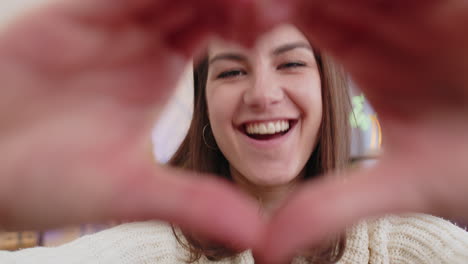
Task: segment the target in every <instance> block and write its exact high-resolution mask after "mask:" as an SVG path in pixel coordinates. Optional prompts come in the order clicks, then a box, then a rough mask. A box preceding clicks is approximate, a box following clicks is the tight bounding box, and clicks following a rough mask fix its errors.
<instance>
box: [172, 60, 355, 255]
mask: <svg viewBox="0 0 468 264" xmlns="http://www.w3.org/2000/svg"><path fill="white" fill-rule="evenodd" d="M314 55H315V59H316V61H317V65H318V68H319V71H320V78H321V82H322V104H323V116H322V123H321V127H320V130H319V134H318V141H317V146H316V147H315V149H314V151H313V153H312V155H311V157H310V158H309V160H308V161H307V163H306V165H305V168H306V177H305V180H307V179H311V178H316V177H319V176H320V175H321V174H324V173H327V172H330V171H332V170H340V169H343V168H345V167H346V166H347V164H348V162H349V152H350V129H349V123H348V115H349V111H350V100H349V95H348V86H347V83H348V82H347V77H346V75H345V74H344V72H343V70H342V68H341V67H339V66H338V65H336V64H335V63H334V62H333V61H332V60H331V59H330V58H329V57H328V56H323V55H321V54H320V53H319V52H317V51H315V52H314ZM208 67H209V65H208V56H206V57H205V58H204V59H203V60H201V61H200V62H199V63H198V64H196V65H194V72H193V73H194V88H195V103H194V112H193V119H192V122H191V125H190V128H189V131H188V134H187V136H186V137H185V139H184V140H183V142H182V144H181V146H180V147H179V149H178V150H177V151H176V153H175V154H174V156H173V157H172V159H171V160H170V161H169V164H170V165H172V166H176V167H181V168H184V169H188V170H192V171H197V172H203V173H211V174H215V175H218V177H223V178H226V179H228V180H232V179H231V177H230V172H229V162H228V161H227V160H226V158H225V157H224V155H223V154H222V153H221V151H220V150H219V149H218V148H217V145H216V141H215V139H214V137H213V134H212V132H211V128H210V126H209V118H208V108H207V102H206V96H205V88H206V81H207V77H208ZM173 232H174V235H175V236H176V238H177V240H178V242H179V244H181V245H182V246H183V247H184V248H186V249H187V250H188V251H189V252H190V258H189V260H187V261H188V262H189V263H193V262H196V261H198V260H199V259H200V258H201V257H202V256H206V257H207V258H208V259H209V260H221V259H224V258H229V257H233V256H235V255H236V254H237V253H238V252H234V251H232V250H230V249H228V248H226V247H224V246H222V245H219V244H217V243H209V242H207V241H203V240H201V239H197V238H195V236H194V235H192V234H189V233H187V232H185V233H183V234H184V238H185V240H183V239H182V238H181V237H180V235H178V234H177V232H176V231H175V229H174V228H173ZM324 244H325V245H324V246H323V247H320V248H314V249H313V250H311V251H310V252H308V254H306V255H307V257H306V258H307V259H308V260H309V261H314V263H334V262H336V261H338V260H339V259H340V258H341V256H342V254H343V252H344V249H345V244H346V237H345V236H344V235H340V236H338V237H336V238H332V239H331V241H329V242H327V243H324Z"/></svg>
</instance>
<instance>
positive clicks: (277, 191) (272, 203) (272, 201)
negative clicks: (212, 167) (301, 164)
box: [230, 167, 304, 214]
mask: <svg viewBox="0 0 468 264" xmlns="http://www.w3.org/2000/svg"><path fill="white" fill-rule="evenodd" d="M230 171H231V176H232V179H233V180H234V182H235V183H236V184H237V185H238V186H239V188H240V189H241V190H243V191H244V192H246V193H247V194H248V195H250V196H252V197H254V198H255V199H256V200H257V201H258V203H259V206H260V209H261V211H262V212H263V213H265V214H271V213H273V212H274V211H275V210H276V209H278V208H279V207H280V206H281V205H282V203H283V201H284V200H285V199H286V198H287V197H288V196H289V195H290V194H291V193H292V192H293V191H294V189H295V187H296V186H297V185H298V181H300V179H301V176H303V174H304V172H301V173H300V175H298V176H297V177H296V178H295V179H294V180H292V181H291V182H288V183H285V184H281V185H274V186H264V185H258V184H254V183H252V182H250V181H249V180H248V179H247V178H245V177H244V176H243V175H242V174H241V173H240V172H238V171H237V170H236V169H234V168H232V167H231V168H230Z"/></svg>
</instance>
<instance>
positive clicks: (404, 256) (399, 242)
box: [0, 214, 468, 264]
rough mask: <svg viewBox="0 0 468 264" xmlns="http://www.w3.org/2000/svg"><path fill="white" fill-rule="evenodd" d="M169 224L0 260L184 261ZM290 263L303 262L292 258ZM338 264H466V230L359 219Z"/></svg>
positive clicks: (246, 258) (240, 262)
mask: <svg viewBox="0 0 468 264" xmlns="http://www.w3.org/2000/svg"><path fill="white" fill-rule="evenodd" d="M187 257H188V252H187V251H186V250H185V249H183V247H181V246H180V245H179V244H178V242H177V240H176V239H175V236H174V235H173V233H172V230H171V227H170V225H168V224H167V223H162V222H155V221H151V222H137V223H128V224H123V225H120V226H117V227H114V228H111V229H108V230H105V231H102V232H99V233H96V234H92V235H88V236H84V237H82V238H79V239H77V240H75V241H73V242H71V243H68V244H66V245H63V246H60V247H55V248H31V249H24V250H20V251H16V252H5V251H0V263H2V264H27V263H51V264H55V263H57V264H58V263H76V264H78V263H80V264H82V263H96V264H97V263H99V264H127V263H128V264H130V263H132V264H135V263H136V264H144V263H161V264H174V263H176V264H177V263H180V264H183V263H186V262H185V260H187ZM198 263H199V264H214V263H219V264H228V263H229V264H253V263H255V261H254V259H253V257H252V253H251V251H245V252H243V253H241V254H238V255H237V256H236V257H234V258H230V259H225V260H223V261H219V262H212V261H208V260H207V259H206V258H202V259H201V260H200V261H199V262H198ZM293 263H294V264H304V263H307V262H306V261H305V260H304V259H303V258H296V259H295V260H294V261H293ZM338 263H339V264H351V263H353V264H355V263H358V264H360V263H369V264H395V263H397V264H423V263H424V264H427V263H437V264H439V263H440V264H444V263H447V264H449V263H450V264H457V263H468V232H466V231H465V230H463V229H461V228H459V227H457V226H455V225H453V224H452V223H450V222H448V221H446V220H443V219H441V218H437V217H433V216H429V215H421V214H416V215H408V216H387V217H383V218H379V219H376V220H368V221H363V222H361V223H359V224H357V225H356V226H355V227H353V228H352V229H350V231H349V232H348V240H347V247H346V250H345V253H344V256H343V258H342V259H341V261H340V262H338Z"/></svg>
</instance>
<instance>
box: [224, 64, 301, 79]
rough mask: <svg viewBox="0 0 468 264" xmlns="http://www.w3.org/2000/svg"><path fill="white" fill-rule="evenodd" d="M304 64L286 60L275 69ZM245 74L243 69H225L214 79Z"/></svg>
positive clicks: (296, 66)
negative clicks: (286, 61)
mask: <svg viewBox="0 0 468 264" xmlns="http://www.w3.org/2000/svg"><path fill="white" fill-rule="evenodd" d="M304 66H306V64H305V63H302V62H288V63H284V64H281V65H280V66H278V67H277V69H278V70H282V69H291V68H298V67H304ZM245 74H247V73H246V72H245V71H243V70H232V71H225V72H222V73H220V74H219V75H218V76H217V77H216V79H227V78H235V77H239V76H241V75H245Z"/></svg>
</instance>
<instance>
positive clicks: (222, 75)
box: [216, 70, 246, 79]
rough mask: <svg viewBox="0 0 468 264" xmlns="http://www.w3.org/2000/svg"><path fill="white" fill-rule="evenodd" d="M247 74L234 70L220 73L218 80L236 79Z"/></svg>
mask: <svg viewBox="0 0 468 264" xmlns="http://www.w3.org/2000/svg"><path fill="white" fill-rule="evenodd" d="M245 74H246V72H245V71H242V70H232V71H225V72H222V73H220V74H219V75H218V76H217V77H216V78H217V79H227V78H234V77H238V76H240V75H245Z"/></svg>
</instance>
